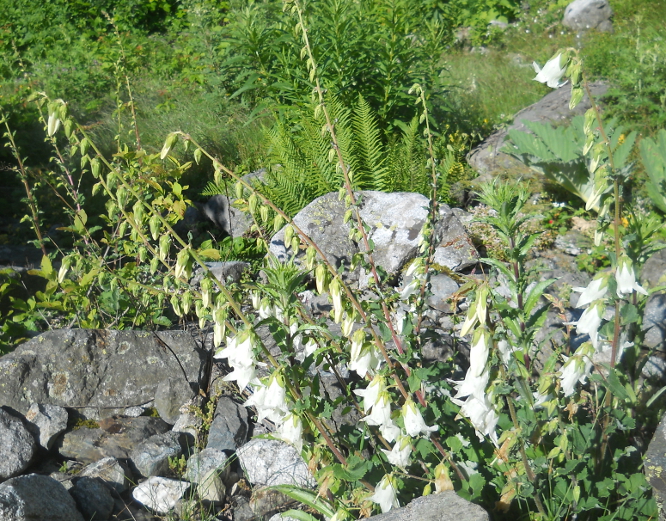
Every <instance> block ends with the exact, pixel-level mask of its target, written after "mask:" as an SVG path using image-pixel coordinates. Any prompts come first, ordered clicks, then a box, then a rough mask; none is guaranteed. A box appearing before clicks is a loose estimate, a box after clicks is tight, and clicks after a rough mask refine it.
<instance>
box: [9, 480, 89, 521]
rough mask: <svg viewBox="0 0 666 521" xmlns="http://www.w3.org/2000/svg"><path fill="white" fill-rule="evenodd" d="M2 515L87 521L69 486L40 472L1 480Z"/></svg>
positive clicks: (17, 519) (21, 520)
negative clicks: (69, 492) (68, 489)
mask: <svg viewBox="0 0 666 521" xmlns="http://www.w3.org/2000/svg"><path fill="white" fill-rule="evenodd" d="M0 519H2V520H3V521H37V520H48V521H84V519H83V516H82V515H81V513H80V512H79V511H78V510H77V508H76V503H75V502H74V498H72V496H70V495H69V494H68V493H67V490H66V489H65V487H63V486H62V485H61V484H60V483H58V482H57V481H56V480H55V479H52V478H50V477H48V476H42V475H39V474H28V475H26V476H19V477H17V478H12V479H9V480H7V481H5V482H4V483H2V484H0Z"/></svg>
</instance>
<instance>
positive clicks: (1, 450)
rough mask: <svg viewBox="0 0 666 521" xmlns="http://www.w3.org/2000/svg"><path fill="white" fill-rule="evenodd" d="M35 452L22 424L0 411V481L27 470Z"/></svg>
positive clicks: (28, 434)
mask: <svg viewBox="0 0 666 521" xmlns="http://www.w3.org/2000/svg"><path fill="white" fill-rule="evenodd" d="M36 451H37V443H36V442H35V438H34V437H33V436H32V434H31V433H30V431H28V429H26V427H25V426H24V425H23V422H22V421H21V420H20V419H18V418H16V417H15V416H12V415H11V414H9V413H8V412H7V411H5V410H3V409H0V481H4V480H6V479H7V478H11V477H13V476H17V475H18V474H20V473H21V472H23V471H24V470H25V469H27V468H28V466H29V465H30V462H31V461H32V458H33V456H34V455H35V452H36ZM0 519H3V518H2V517H0Z"/></svg>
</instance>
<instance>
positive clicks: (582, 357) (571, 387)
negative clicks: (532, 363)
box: [560, 342, 594, 396]
mask: <svg viewBox="0 0 666 521" xmlns="http://www.w3.org/2000/svg"><path fill="white" fill-rule="evenodd" d="M593 354H594V349H593V348H592V346H591V345H590V344H589V343H588V342H585V343H584V344H583V345H582V346H580V347H579V348H578V350H577V351H576V354H575V355H574V356H571V357H569V358H567V359H566V362H565V364H564V366H563V367H562V370H561V375H560V384H561V386H562V392H563V393H564V396H571V395H572V394H573V393H574V392H576V384H577V383H579V382H580V383H581V384H583V383H585V380H586V379H587V375H589V374H590V370H591V369H592V355H593Z"/></svg>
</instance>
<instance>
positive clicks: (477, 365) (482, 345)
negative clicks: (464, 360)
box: [469, 326, 493, 377]
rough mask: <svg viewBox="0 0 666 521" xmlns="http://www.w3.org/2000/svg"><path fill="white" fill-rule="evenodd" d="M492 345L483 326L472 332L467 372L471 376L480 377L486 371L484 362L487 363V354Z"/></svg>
mask: <svg viewBox="0 0 666 521" xmlns="http://www.w3.org/2000/svg"><path fill="white" fill-rule="evenodd" d="M492 343H493V338H492V335H491V334H490V331H488V329H487V328H486V327H485V326H483V327H480V328H478V329H477V330H476V331H475V332H474V336H473V338H472V347H471V349H470V352H469V372H470V373H472V376H474V377H478V376H481V374H482V373H483V372H484V371H485V370H486V362H488V354H489V353H490V347H491V345H492Z"/></svg>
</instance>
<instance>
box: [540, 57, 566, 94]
mask: <svg viewBox="0 0 666 521" xmlns="http://www.w3.org/2000/svg"><path fill="white" fill-rule="evenodd" d="M561 58H562V54H561V53H560V54H558V55H557V56H555V57H554V58H551V59H550V60H548V62H547V63H546V65H544V66H543V69H542V68H541V67H539V65H538V64H537V62H532V66H533V67H534V72H536V73H537V75H536V77H535V78H534V81H538V82H540V83H545V84H546V85H548V86H549V87H550V88H551V89H559V88H560V87H561V86H562V85H564V84H565V83H566V81H564V82H560V80H561V79H562V76H564V73H565V72H566V71H567V65H566V63H565V64H564V67H561V66H560V61H561Z"/></svg>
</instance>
